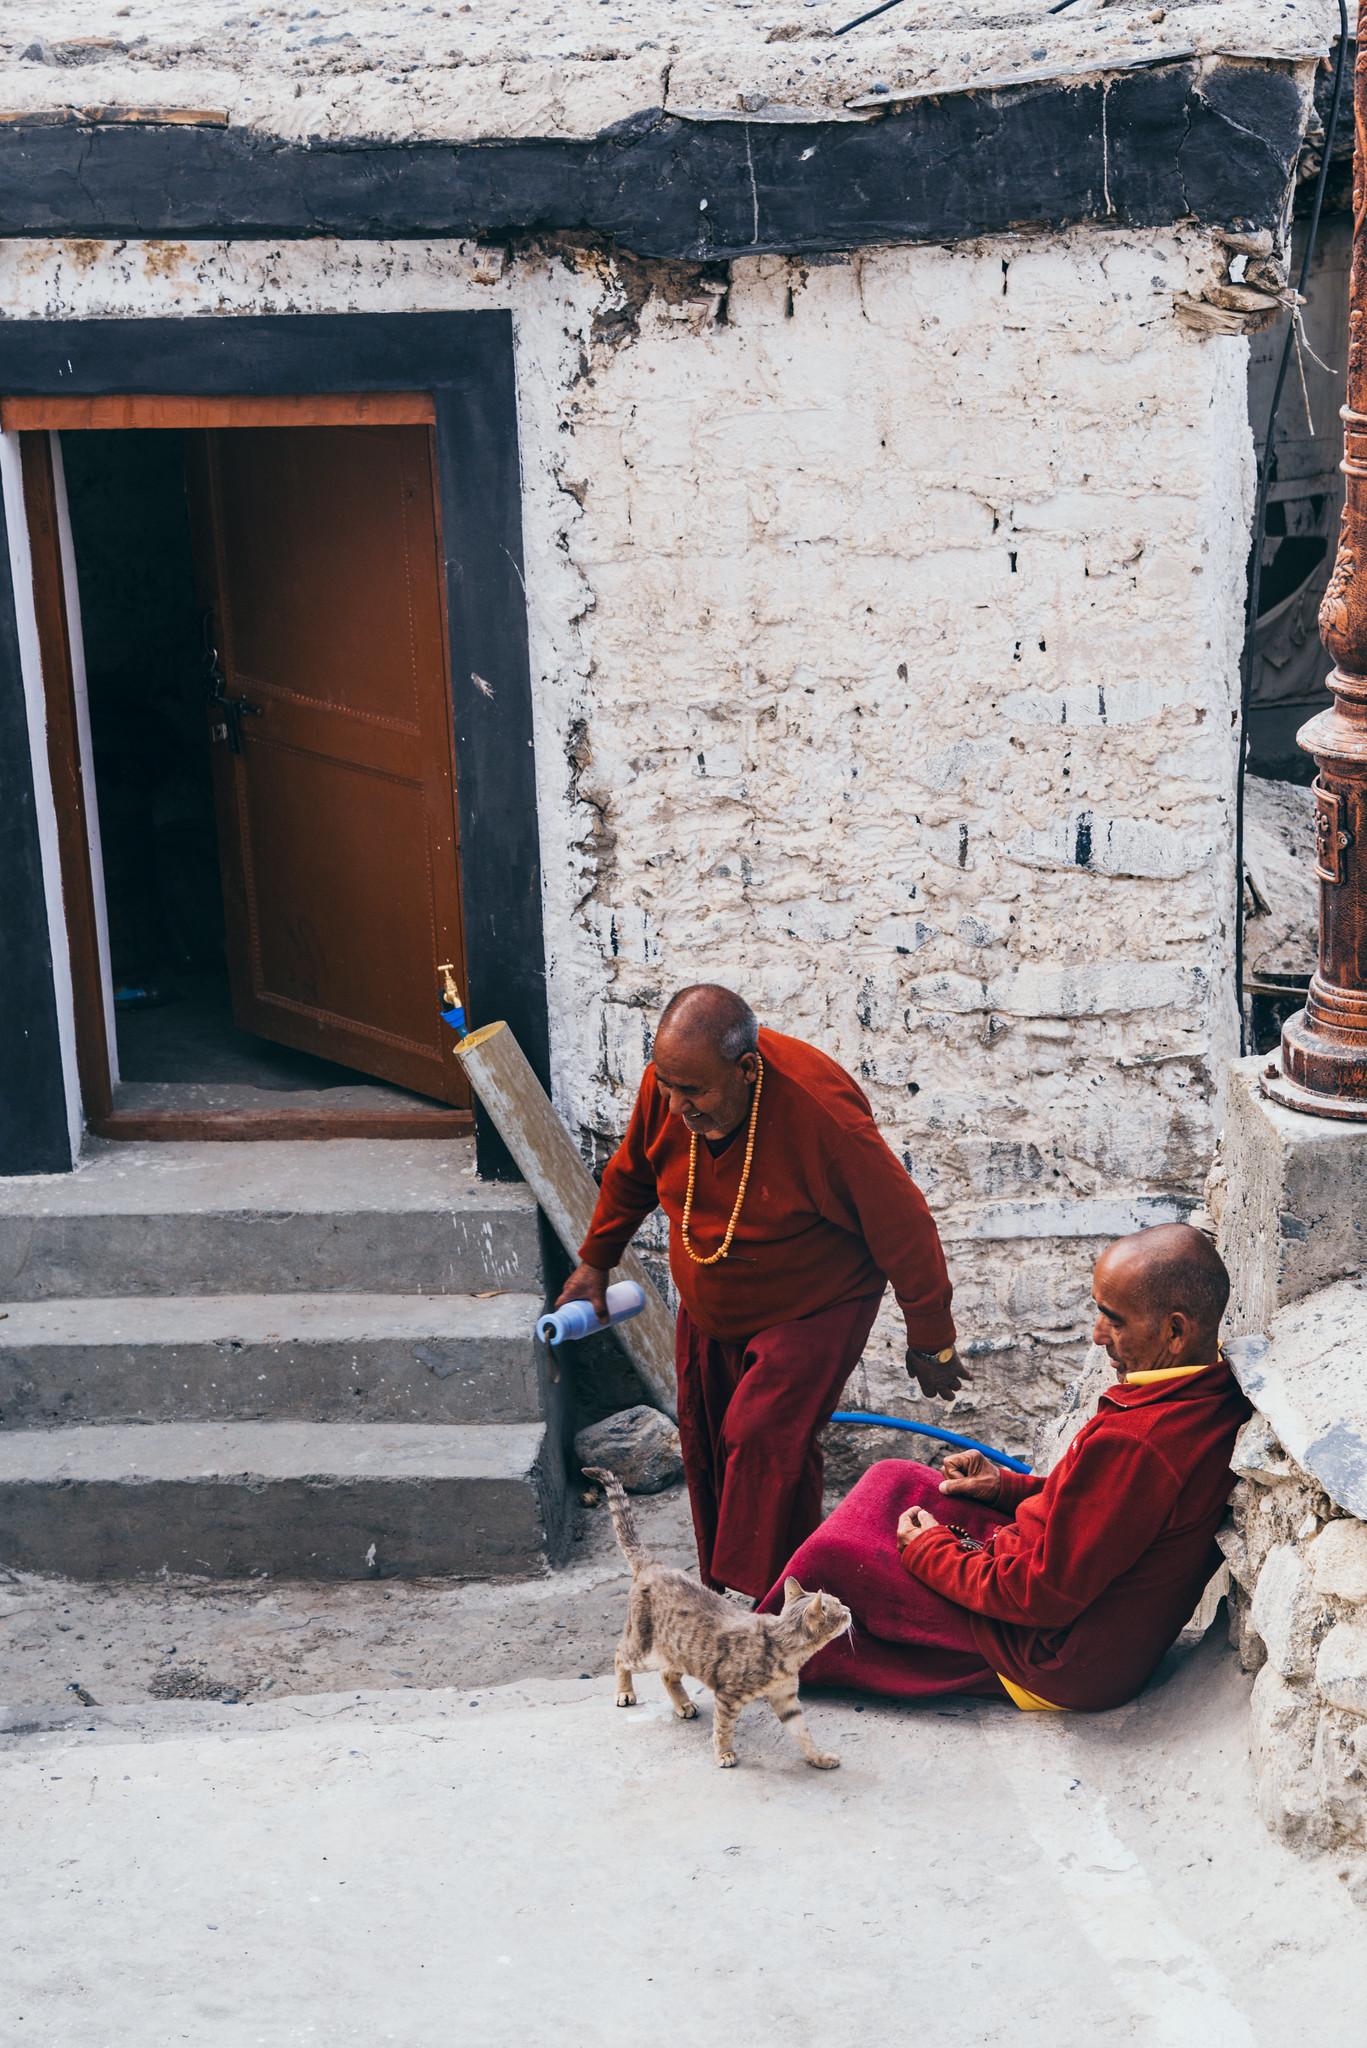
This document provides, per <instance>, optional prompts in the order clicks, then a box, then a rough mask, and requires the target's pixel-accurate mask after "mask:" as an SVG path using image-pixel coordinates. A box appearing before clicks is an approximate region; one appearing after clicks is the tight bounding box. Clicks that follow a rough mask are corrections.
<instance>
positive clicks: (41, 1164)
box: [0, 504, 71, 1174]
mask: <svg viewBox="0 0 1367 2048" xmlns="http://www.w3.org/2000/svg"><path fill="white" fill-rule="evenodd" d="M70 1165H71V1136H70V1129H69V1126H68V1123H67V1107H66V1079H65V1075H64V1073H63V1069H62V1048H61V1040H60V1038H59V1036H58V1031H57V992H56V988H55V985H54V982H53V972H52V940H51V936H50V934H49V931H48V917H47V895H46V892H45V890H44V887H43V857H42V848H41V845H40V843H39V838H38V816H37V808H36V802H35V796H34V778H33V758H32V754H31V751H30V747H29V725H28V706H27V702H26V699H25V694H24V677H23V673H22V670H21V668H20V665H19V622H18V619H17V617H16V614H15V604H14V581H13V578H12V576H11V573H10V558H9V542H8V532H7V528H6V525H5V510H4V506H3V504H0V1174H10V1173H65V1172H66V1170H67V1168H68V1167H69V1166H70Z"/></svg>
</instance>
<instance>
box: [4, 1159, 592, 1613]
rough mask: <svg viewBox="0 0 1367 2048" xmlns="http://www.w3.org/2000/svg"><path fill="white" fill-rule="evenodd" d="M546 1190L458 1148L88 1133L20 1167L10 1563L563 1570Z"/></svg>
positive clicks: (311, 1574)
mask: <svg viewBox="0 0 1367 2048" xmlns="http://www.w3.org/2000/svg"><path fill="white" fill-rule="evenodd" d="M541 1288H542V1270H541V1255H540V1240H539V1233H538V1221H537V1213H536V1205H535V1203H534V1202H533V1200H532V1198H531V1196H530V1194H529V1193H528V1191H527V1190H526V1189H525V1188H523V1187H510V1186H505V1185H494V1184H489V1183H485V1182H481V1181H480V1180H479V1179H478V1178H477V1177H476V1174H475V1167H474V1155H473V1147H472V1145H471V1144H470V1143H468V1142H467V1141H461V1140H453V1141H450V1142H447V1141H434V1142H426V1143H413V1144H404V1143H396V1142H392V1141H389V1140H375V1141H370V1142H366V1141H354V1140H347V1141H341V1142H335V1143H264V1144H241V1145H209V1144H205V1145H193V1144H182V1145H146V1146H136V1145H105V1144H93V1145H91V1146H90V1147H89V1148H88V1150H87V1152H86V1154H85V1156H84V1157H83V1159H82V1163H81V1166H80V1167H79V1169H78V1170H77V1171H76V1172H75V1173H73V1174H66V1175H52V1176H42V1177H38V1178H34V1179H14V1180H5V1181H0V1313H3V1320H0V1562H3V1563H6V1564H9V1565H12V1566H16V1567H19V1568H21V1569H24V1570H31V1571H48V1572H61V1573H66V1574H68V1575H71V1576H73V1577H79V1578H136V1577H142V1576H146V1575H150V1574H154V1573H158V1572H162V1571H170V1572H194V1573H206V1574H210V1575H213V1576H225V1577H227V1576H241V1575H250V1574H260V1573H270V1574H274V1575H276V1576H280V1577H291V1578H318V1579H355V1578H368V1577H376V1576H416V1575H424V1574H451V1575H458V1576H463V1577H468V1576H480V1577H484V1576H509V1575H514V1574H517V1573H523V1572H527V1571H532V1570H537V1569H540V1568H543V1567H544V1564H545V1562H546V1560H547V1559H548V1558H549V1559H552V1560H553V1559H554V1558H555V1557H556V1555H557V1554H558V1552H559V1549H560V1546H561V1543H562V1541H563V1535H564V1524H565V1482H564V1462H563V1457H562V1454H561V1443H560V1423H559V1418H558V1415H557V1413H556V1412H555V1404H554V1398H553V1392H554V1390H553V1389H550V1388H548V1387H547V1385H546V1384H545V1382H544V1376H543V1374H542V1372H541V1369H540V1365H539V1361H538V1357H537V1347H536V1346H535V1345H534V1343H533V1339H532V1324H533V1321H534V1318H535V1316H536V1314H537V1312H538V1310H539V1308H540V1306H541V1303H542V1291H541Z"/></svg>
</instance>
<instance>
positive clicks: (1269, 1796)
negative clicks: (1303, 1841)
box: [1249, 1664, 1319, 1842]
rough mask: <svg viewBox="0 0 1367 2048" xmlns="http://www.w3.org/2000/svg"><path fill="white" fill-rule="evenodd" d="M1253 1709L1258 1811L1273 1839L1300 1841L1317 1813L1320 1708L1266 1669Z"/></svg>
mask: <svg viewBox="0 0 1367 2048" xmlns="http://www.w3.org/2000/svg"><path fill="white" fill-rule="evenodd" d="M1249 1709H1250V1718H1251V1727H1250V1744H1251V1749H1252V1757H1253V1774H1254V1779H1255V1782H1256V1784H1257V1788H1258V1808H1259V1811H1260V1812H1261V1814H1262V1817H1263V1820H1264V1821H1265V1822H1266V1824H1267V1826H1268V1827H1269V1828H1270V1829H1271V1830H1272V1832H1273V1834H1276V1835H1280V1836H1281V1837H1282V1838H1283V1840H1286V1841H1291V1842H1295V1841H1297V1840H1299V1839H1300V1838H1301V1837H1303V1836H1304V1835H1305V1833H1306V1830H1307V1827H1308V1825H1309V1824H1310V1823H1311V1821H1312V1820H1313V1817H1314V1813H1315V1805H1316V1786H1315V1778H1314V1769H1313V1758H1314V1747H1315V1736H1316V1734H1317V1732H1318V1727H1319V1711H1318V1708H1317V1706H1316V1703H1315V1701H1314V1700H1313V1699H1311V1698H1309V1697H1308V1696H1307V1695H1306V1694H1305V1693H1303V1692H1301V1691H1298V1690H1297V1689H1296V1688H1294V1687H1292V1686H1290V1685H1288V1684H1287V1683H1286V1681H1285V1679H1284V1678H1282V1677H1281V1675H1280V1674H1279V1673H1278V1672H1277V1671H1275V1670H1274V1669H1273V1667H1272V1666H1271V1665H1270V1664H1266V1665H1264V1666H1263V1669H1262V1670H1261V1671H1260V1672H1259V1673H1258V1676H1257V1678H1256V1679H1255V1680H1254V1681H1253V1692H1252V1696H1251V1699H1250V1702H1249Z"/></svg>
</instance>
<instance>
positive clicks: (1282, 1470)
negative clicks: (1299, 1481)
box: [1229, 1415, 1299, 1486]
mask: <svg viewBox="0 0 1367 2048" xmlns="http://www.w3.org/2000/svg"><path fill="white" fill-rule="evenodd" d="M1229 1468H1230V1470H1231V1472H1233V1473H1234V1474H1235V1475H1236V1477H1237V1478H1240V1479H1252V1480H1254V1481H1255V1482H1256V1484H1257V1485H1259V1486H1280V1485H1282V1484H1283V1483H1284V1482H1285V1481H1286V1480H1288V1479H1295V1478H1297V1477H1298V1476H1299V1475H1298V1474H1297V1471H1296V1467H1295V1466H1294V1465H1293V1464H1292V1462H1291V1460H1290V1458H1288V1457H1287V1455H1286V1452H1285V1451H1284V1450H1283V1449H1282V1447H1281V1445H1280V1444H1279V1443H1278V1441H1277V1438H1276V1436H1275V1435H1274V1433H1273V1430H1272V1427H1271V1424H1270V1423H1268V1422H1266V1421H1265V1420H1264V1418H1263V1417H1262V1416H1261V1415H1255V1416H1254V1417H1253V1418H1252V1420H1251V1421H1249V1422H1246V1423H1245V1424H1244V1426H1243V1428H1242V1429H1241V1430H1240V1431H1239V1435H1238V1439H1237V1441H1236V1442H1235V1445H1234V1455H1233V1457H1232V1458H1231V1459H1230V1461H1229Z"/></svg>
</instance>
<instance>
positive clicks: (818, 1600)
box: [804, 1593, 826, 1633]
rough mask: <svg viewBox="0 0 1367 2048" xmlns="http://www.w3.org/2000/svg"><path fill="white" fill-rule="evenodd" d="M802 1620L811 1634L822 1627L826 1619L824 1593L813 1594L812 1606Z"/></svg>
mask: <svg viewBox="0 0 1367 2048" xmlns="http://www.w3.org/2000/svg"><path fill="white" fill-rule="evenodd" d="M804 1619H805V1621H806V1623H807V1626H808V1628H809V1629H811V1630H812V1631H813V1633H815V1632H816V1630H817V1629H819V1628H820V1627H821V1626H822V1624H823V1623H824V1622H825V1619H826V1596H825V1594H824V1593H813V1595H812V1604H811V1606H810V1607H809V1608H808V1609H807V1612H806V1615H805V1617H804Z"/></svg>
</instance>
